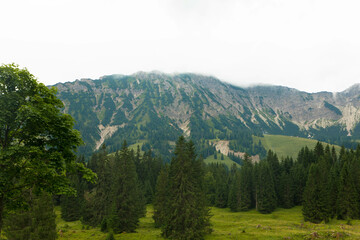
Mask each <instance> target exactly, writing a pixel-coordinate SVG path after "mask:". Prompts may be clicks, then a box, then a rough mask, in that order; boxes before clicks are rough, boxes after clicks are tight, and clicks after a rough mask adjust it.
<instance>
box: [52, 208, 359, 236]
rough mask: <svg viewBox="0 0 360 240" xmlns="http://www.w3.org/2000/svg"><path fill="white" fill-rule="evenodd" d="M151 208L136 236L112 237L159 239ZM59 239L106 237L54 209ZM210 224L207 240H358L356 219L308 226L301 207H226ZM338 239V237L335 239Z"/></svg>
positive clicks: (214, 215) (214, 214) (216, 213)
mask: <svg viewBox="0 0 360 240" xmlns="http://www.w3.org/2000/svg"><path fill="white" fill-rule="evenodd" d="M152 213H153V209H152V206H150V205H149V206H148V207H147V214H146V217H144V218H141V219H140V225H139V228H138V229H137V230H136V233H122V234H117V235H115V239H124V240H135V239H144V240H146V239H149V240H150V239H163V238H162V237H161V235H160V234H161V231H160V229H157V228H154V221H153V219H152ZM56 214H57V228H58V232H59V231H60V229H61V232H62V237H61V236H59V239H74V240H75V239H76V240H85V239H93V240H105V239H106V236H107V234H106V233H102V232H100V229H99V228H90V229H88V228H87V227H86V226H83V225H82V224H81V222H80V221H75V222H64V221H63V220H62V219H61V218H60V209H59V208H57V209H56ZM211 214H212V215H213V216H212V218H211V223H212V225H213V233H212V234H210V235H208V236H206V237H205V239H206V240H211V239H258V240H262V239H264V240H265V239H279V240H280V239H294V240H295V239H314V238H312V235H311V234H313V233H314V232H315V233H316V234H317V235H318V236H319V238H316V239H360V220H353V221H352V222H351V223H352V225H347V224H346V221H345V220H331V221H330V223H328V224H322V223H321V224H312V223H309V222H306V223H305V222H304V221H303V217H302V214H301V207H295V208H292V209H277V210H276V211H275V212H273V213H271V214H260V213H258V212H256V210H251V211H248V212H237V213H233V212H230V210H229V209H228V208H226V209H221V208H212V209H211ZM337 237H338V238H337Z"/></svg>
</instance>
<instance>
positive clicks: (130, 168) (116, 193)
mask: <svg viewBox="0 0 360 240" xmlns="http://www.w3.org/2000/svg"><path fill="white" fill-rule="evenodd" d="M113 170H114V172H115V173H116V175H115V179H114V182H113V185H112V201H113V202H112V205H111V208H110V213H109V217H108V219H109V221H108V226H109V227H110V228H111V229H112V230H113V231H114V233H121V232H133V231H135V229H136V227H137V226H138V223H139V218H140V217H141V216H143V215H144V212H145V201H144V198H143V196H142V192H141V191H140V186H139V182H138V179H137V174H136V169H135V163H134V154H133V152H131V151H130V150H129V149H128V147H127V143H126V141H124V144H123V146H122V148H121V151H120V152H119V153H116V155H115V164H114V169H113Z"/></svg>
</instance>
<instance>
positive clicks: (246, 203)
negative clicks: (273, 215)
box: [238, 154, 254, 211]
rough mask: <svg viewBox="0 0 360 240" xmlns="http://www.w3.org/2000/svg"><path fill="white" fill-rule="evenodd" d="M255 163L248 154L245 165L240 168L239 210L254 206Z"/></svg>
mask: <svg viewBox="0 0 360 240" xmlns="http://www.w3.org/2000/svg"><path fill="white" fill-rule="evenodd" d="M252 174H253V165H252V163H251V162H250V159H249V157H248V155H247V154H246V155H245V158H244V165H243V166H242V168H241V170H240V181H239V194H238V209H239V211H247V210H250V208H251V207H252V206H253V201H254V200H253V198H252V195H253V194H252V192H253V186H254V185H253V182H252V179H253V177H252Z"/></svg>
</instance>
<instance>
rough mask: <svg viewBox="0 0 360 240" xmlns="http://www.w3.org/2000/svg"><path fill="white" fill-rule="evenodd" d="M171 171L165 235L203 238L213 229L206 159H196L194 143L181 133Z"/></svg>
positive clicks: (177, 237) (180, 237) (174, 237)
mask: <svg viewBox="0 0 360 240" xmlns="http://www.w3.org/2000/svg"><path fill="white" fill-rule="evenodd" d="M174 154H175V156H174V158H173V159H172V161H171V165H170V171H169V184H170V192H169V200H168V201H167V203H168V204H167V205H166V206H165V207H166V219H165V221H164V224H163V226H162V232H163V235H164V236H165V237H167V238H171V239H203V237H204V235H205V234H206V233H208V232H209V227H210V222H209V218H210V216H209V208H208V207H207V206H206V196H205V191H204V182H203V181H204V171H203V165H202V161H201V160H200V161H199V160H197V159H196V154H195V149H194V144H193V143H192V142H189V143H187V142H186V141H185V139H184V137H182V136H181V137H180V138H179V139H178V141H177V143H176V147H175V152H174Z"/></svg>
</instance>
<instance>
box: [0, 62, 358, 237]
mask: <svg viewBox="0 0 360 240" xmlns="http://www.w3.org/2000/svg"><path fill="white" fill-rule="evenodd" d="M0 76H1V77H0V90H1V95H0V121H1V124H2V128H1V129H0V130H1V131H0V133H1V134H0V147H1V148H0V150H1V152H0V166H1V172H0V234H1V235H0V238H4V239H8V240H17V239H44V240H47V239H49V240H50V239H56V238H57V237H58V236H60V237H61V236H62V233H63V232H62V229H60V230H59V229H58V228H57V225H56V214H55V212H54V207H56V208H58V209H59V207H60V209H61V210H60V212H61V218H62V219H63V220H64V221H67V222H69V223H70V222H72V221H80V222H81V223H82V224H83V226H84V227H85V226H86V227H87V228H97V227H98V228H100V230H101V231H102V232H104V233H105V234H106V239H107V240H110V239H114V238H115V235H117V236H118V235H119V234H123V233H132V232H135V231H136V230H137V229H138V227H139V222H140V219H141V218H143V217H145V216H146V214H147V212H146V209H147V208H152V209H153V211H152V212H153V214H152V216H151V217H152V218H153V221H154V227H156V228H158V229H159V230H160V232H161V236H162V237H164V238H168V239H204V238H206V237H207V236H209V235H211V233H212V231H213V229H214V228H215V226H213V225H212V224H211V217H212V214H211V209H213V210H214V209H225V208H228V209H230V211H231V212H233V214H235V212H249V211H254V210H255V211H257V212H259V213H260V214H271V213H273V212H274V211H276V209H278V208H282V209H291V208H293V207H299V206H300V207H301V209H302V216H303V219H304V221H305V222H310V223H314V224H319V223H325V224H326V223H328V222H330V221H331V220H332V219H341V220H345V221H346V223H347V225H349V226H351V224H352V221H356V220H358V219H360V201H359V197H360V145H358V146H357V147H356V149H351V148H350V149H349V148H345V147H342V148H341V150H340V151H338V152H336V150H335V148H334V147H330V146H329V145H324V144H323V143H320V142H317V144H316V145H315V147H314V148H313V149H309V148H308V147H303V148H302V149H301V150H300V151H299V153H298V154H297V157H296V159H293V158H291V157H285V158H281V159H279V158H278V156H277V154H276V153H275V152H273V151H272V150H269V151H268V152H267V153H266V154H264V155H266V156H264V157H263V158H262V160H260V161H259V162H252V160H251V158H250V156H249V155H248V154H245V156H244V157H243V159H235V158H234V159H235V160H236V161H237V163H238V164H239V166H240V167H238V166H237V165H236V164H235V163H234V165H233V166H231V167H227V166H226V165H224V164H218V163H217V164H205V163H204V161H203V157H204V155H205V156H206V155H210V154H214V153H215V152H214V148H213V147H209V143H208V142H206V141H204V140H201V141H199V140H197V138H195V139H192V138H191V137H187V138H185V137H184V136H179V137H178V138H177V140H176V142H175V144H174V145H175V146H174V148H173V150H172V151H169V150H170V149H167V150H166V151H168V152H169V155H170V156H171V160H170V161H165V160H163V159H162V158H161V157H162V155H161V154H159V155H157V154H155V152H154V151H153V146H152V145H151V144H149V143H146V147H140V146H139V145H138V146H137V148H136V149H133V148H130V147H129V146H128V143H127V141H126V140H123V141H122V144H121V147H119V149H113V148H114V145H113V147H112V148H111V151H109V150H108V147H107V146H106V145H105V144H103V145H102V146H101V147H100V149H99V150H98V151H96V152H94V153H93V154H92V155H91V157H90V158H89V159H87V158H86V157H85V156H84V155H81V154H78V155H76V154H75V151H76V149H77V147H78V146H80V145H81V144H82V140H81V137H80V133H79V132H78V131H77V130H75V129H73V127H74V119H73V118H72V117H71V116H70V115H68V114H64V113H62V112H61V109H62V108H63V107H64V105H63V103H62V102H61V101H60V100H59V99H58V98H57V97H56V95H55V94H56V89H54V88H48V87H46V86H44V85H43V84H39V83H37V81H36V79H35V78H34V76H33V75H31V74H30V73H29V72H28V71H27V69H19V68H18V67H17V66H16V65H14V64H10V65H3V66H1V67H0ZM199 125H201V124H200V123H199ZM200 133H201V132H200ZM246 136H248V137H249V138H252V135H250V134H244V132H239V133H236V134H235V133H234V132H233V133H232V136H231V138H232V139H234V141H233V142H232V144H234V145H235V148H236V145H237V144H238V143H239V142H241V141H242V139H243V138H246ZM252 141H253V140H252V139H251V142H252ZM116 145H120V142H119V143H117V144H116ZM254 146H257V147H258V148H261V149H263V147H262V146H261V142H259V144H258V145H253V147H254ZM238 147H239V146H238ZM114 150H115V151H114ZM221 156H222V155H221ZM243 231H244V232H245V230H243Z"/></svg>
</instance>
